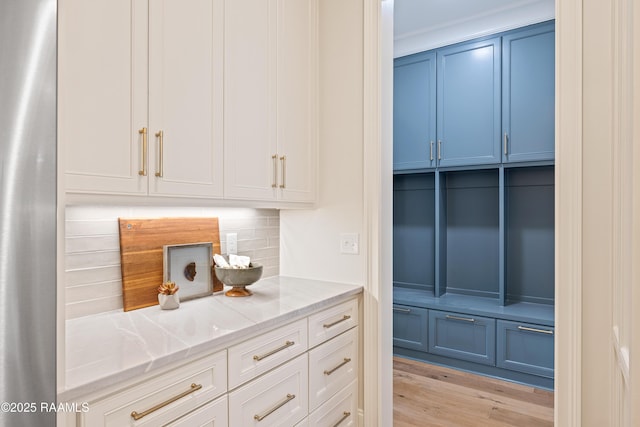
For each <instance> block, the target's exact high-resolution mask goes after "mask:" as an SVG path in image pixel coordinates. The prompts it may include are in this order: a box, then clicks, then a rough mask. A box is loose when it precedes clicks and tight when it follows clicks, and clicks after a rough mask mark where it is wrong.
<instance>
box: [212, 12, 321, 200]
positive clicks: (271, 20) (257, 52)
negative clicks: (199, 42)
mask: <svg viewBox="0 0 640 427" xmlns="http://www.w3.org/2000/svg"><path fill="white" fill-rule="evenodd" d="M316 7H317V6H316V0H304V1H302V0H232V1H227V2H226V3H225V78H224V80H225V197H226V198H237V199H254V200H283V201H295V202H311V201H313V200H314V199H315V186H316V171H317V167H316V162H317V152H316V151H317V149H316V146H317V142H316V140H317V128H316V126H317V125H316V123H317V118H316V116H317V108H316V99H317V96H316V91H317V84H316V81H317V79H316V68H317V60H316V57H317V48H316V45H317V35H316V33H317V23H316V19H317V18H316V17H317V10H316Z"/></svg>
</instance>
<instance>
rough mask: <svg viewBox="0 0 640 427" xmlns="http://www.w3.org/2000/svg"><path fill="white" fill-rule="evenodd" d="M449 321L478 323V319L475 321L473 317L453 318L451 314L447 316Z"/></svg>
mask: <svg viewBox="0 0 640 427" xmlns="http://www.w3.org/2000/svg"><path fill="white" fill-rule="evenodd" d="M447 319H450V320H462V321H463V322H469V323H474V322H475V321H476V319H474V318H473V317H458V316H451V315H449V314H447Z"/></svg>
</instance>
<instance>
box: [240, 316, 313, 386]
mask: <svg viewBox="0 0 640 427" xmlns="http://www.w3.org/2000/svg"><path fill="white" fill-rule="evenodd" d="M306 351H307V319H300V320H299V321H297V322H294V323H290V324H289V325H286V326H283V327H280V328H277V329H274V330H273V331H270V332H267V333H265V334H262V335H259V336H257V337H255V338H252V339H250V340H247V341H244V342H242V343H240V344H237V345H234V346H233V347H229V388H230V389H233V388H235V387H237V386H239V385H241V384H244V383H245V382H247V381H249V380H251V379H253V378H255V377H256V376H258V375H260V374H263V373H265V372H267V371H268V370H270V369H273V368H275V367H276V366H278V365H281V364H282V363H284V362H286V361H287V360H290V359H292V358H294V357H295V356H298V355H299V354H302V353H304V352H306Z"/></svg>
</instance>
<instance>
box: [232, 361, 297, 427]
mask: <svg viewBox="0 0 640 427" xmlns="http://www.w3.org/2000/svg"><path fill="white" fill-rule="evenodd" d="M308 374H309V371H308V361H307V355H306V354H303V355H302V356H299V357H297V358H296V359H294V360H292V361H290V362H288V363H286V364H285V365H283V366H281V367H279V368H277V369H275V370H273V371H271V372H269V373H267V374H265V375H263V376H262V377H260V378H257V379H255V380H253V381H251V382H250V383H248V384H245V385H244V386H242V387H240V388H239V389H237V390H236V391H233V392H231V393H229V425H231V426H243V427H248V426H260V427H264V426H292V425H295V424H296V423H297V422H299V421H302V420H303V419H304V417H306V416H307V413H308V409H309V405H308V387H309V377H308Z"/></svg>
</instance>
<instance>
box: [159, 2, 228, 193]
mask: <svg viewBox="0 0 640 427" xmlns="http://www.w3.org/2000/svg"><path fill="white" fill-rule="evenodd" d="M223 6H224V5H223V0H213V1H212V0H161V1H152V2H150V4H149V132H150V134H149V162H150V164H151V165H152V170H151V173H150V174H149V193H150V194H160V195H171V196H196V197H198V196H203V197H221V196H222V189H223V188H222V165H223V159H222V138H223V133H222V131H223V129H222V125H223V123H222V106H223V94H222V83H223V80H222V72H223V68H222V67H223V51H222V49H223V37H224V34H223V31H224V27H223V24H224V21H223V20H224V15H223Z"/></svg>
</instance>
